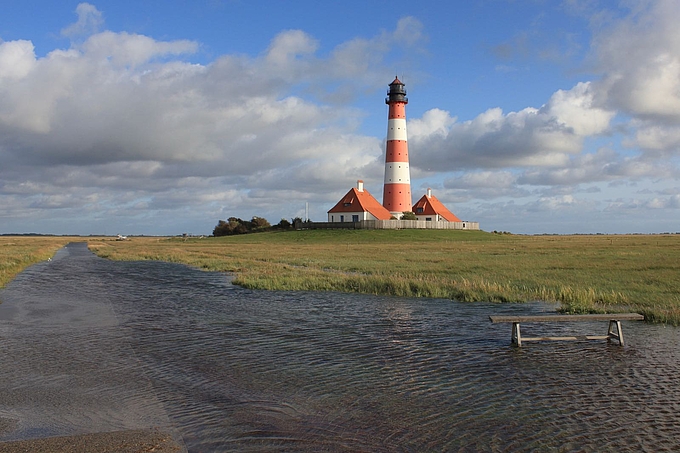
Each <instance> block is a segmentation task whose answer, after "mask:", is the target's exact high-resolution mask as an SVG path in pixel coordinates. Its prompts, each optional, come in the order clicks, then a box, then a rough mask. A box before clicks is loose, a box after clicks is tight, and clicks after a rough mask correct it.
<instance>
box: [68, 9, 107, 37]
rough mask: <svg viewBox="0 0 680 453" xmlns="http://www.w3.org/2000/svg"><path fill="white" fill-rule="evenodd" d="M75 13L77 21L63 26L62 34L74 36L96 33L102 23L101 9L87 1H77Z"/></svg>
mask: <svg viewBox="0 0 680 453" xmlns="http://www.w3.org/2000/svg"><path fill="white" fill-rule="evenodd" d="M76 14H77V15H78V21H77V22H75V23H73V24H71V25H69V26H68V27H66V28H64V29H63V30H62V31H61V34H62V35H64V36H70V37H75V36H78V35H88V34H91V33H96V32H97V31H99V28H100V27H101V26H102V25H103V24H104V18H103V16H102V13H101V11H99V10H98V9H97V8H96V7H95V6H94V5H91V4H89V3H79V4H78V6H77V7H76Z"/></svg>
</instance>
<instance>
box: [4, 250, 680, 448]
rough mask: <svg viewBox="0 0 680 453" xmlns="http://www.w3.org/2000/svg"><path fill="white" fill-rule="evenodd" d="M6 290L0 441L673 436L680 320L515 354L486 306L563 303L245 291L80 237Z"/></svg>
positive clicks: (678, 420)
mask: <svg viewBox="0 0 680 453" xmlns="http://www.w3.org/2000/svg"><path fill="white" fill-rule="evenodd" d="M0 299H1V300H2V301H3V304H2V305H0V342H1V343H0V344H1V346H0V363H1V369H0V441H7V440H16V439H29V438H36V437H47V436H54V435H71V434H84V433H90V432H100V431H115V430H122V429H138V428H149V427H159V428H161V429H164V430H167V431H170V432H172V433H173V434H174V435H175V436H176V438H177V439H178V440H181V441H183V442H184V444H185V445H186V447H187V449H188V451H190V452H210V451H258V452H259V451H309V452H316V451H365V452H392V451H413V452H423V451H513V452H514V451H579V452H580V451H592V452H600V451H650V452H658V451H679V450H680V415H679V413H680V353H679V352H678V346H679V345H680V330H678V329H676V328H671V327H664V326H661V325H648V324H644V323H640V322H637V323H635V322H627V323H624V333H625V335H626V341H627V344H626V347H625V348H621V347H619V346H616V345H614V344H607V343H606V342H585V343H584V342H551V343H538V344H536V343H534V344H529V345H527V346H526V347H523V348H521V349H517V348H514V347H511V346H510V345H509V339H510V326H509V325H492V324H491V323H490V322H489V321H488V315H489V314H491V313H499V314H502V313H505V314H512V313H540V312H549V311H554V307H553V306H550V305H547V304H538V303H536V304H525V305H492V304H460V303H455V302H452V301H448V300H437V299H402V298H388V297H373V296H361V295H348V294H335V293H307V292H266V291H251V290H246V289H242V288H239V287H235V286H232V285H231V284H230V282H229V279H228V277H226V276H224V275H222V274H216V273H205V272H200V271H197V270H193V269H190V268H187V267H184V266H180V265H174V264H168V263H158V262H133V263H125V262H111V261H106V260H103V259H99V258H97V257H95V256H94V255H93V254H91V253H90V252H89V251H88V250H87V248H86V246H85V244H71V245H69V246H68V247H66V248H64V249H62V250H61V251H59V252H58V253H57V255H56V256H55V257H54V259H53V260H52V261H50V262H45V263H41V264H38V265H35V266H32V267H31V268H29V269H28V270H26V271H25V272H24V273H22V274H21V275H20V276H19V277H18V278H17V279H16V280H14V281H13V282H12V283H11V284H10V285H9V286H8V287H7V288H6V289H5V290H3V291H2V292H0ZM606 327H607V326H606V323H597V322H596V323H583V324H581V323H579V324H578V325H574V324H571V325H564V326H562V325H536V326H531V327H529V326H527V327H524V328H523V331H524V333H525V334H533V333H537V334H541V333H554V334H560V333H566V332H567V331H568V332H573V331H574V330H582V331H583V332H582V333H584V334H585V333H591V334H592V333H596V334H599V333H600V332H601V333H604V331H606ZM562 329H564V332H562Z"/></svg>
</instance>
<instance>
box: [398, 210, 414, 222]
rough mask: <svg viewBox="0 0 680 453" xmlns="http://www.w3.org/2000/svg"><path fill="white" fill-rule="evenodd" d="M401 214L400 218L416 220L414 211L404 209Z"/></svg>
mask: <svg viewBox="0 0 680 453" xmlns="http://www.w3.org/2000/svg"><path fill="white" fill-rule="evenodd" d="M402 214H403V216H402V217H401V220H418V217H416V215H415V213H413V212H411V211H404V212H402Z"/></svg>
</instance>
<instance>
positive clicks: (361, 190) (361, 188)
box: [357, 179, 364, 192]
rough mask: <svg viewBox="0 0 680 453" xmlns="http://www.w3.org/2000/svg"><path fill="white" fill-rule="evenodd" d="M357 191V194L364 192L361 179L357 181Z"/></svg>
mask: <svg viewBox="0 0 680 453" xmlns="http://www.w3.org/2000/svg"><path fill="white" fill-rule="evenodd" d="M357 190H358V191H359V192H363V191H364V182H363V181H362V180H361V179H360V180H358V181H357Z"/></svg>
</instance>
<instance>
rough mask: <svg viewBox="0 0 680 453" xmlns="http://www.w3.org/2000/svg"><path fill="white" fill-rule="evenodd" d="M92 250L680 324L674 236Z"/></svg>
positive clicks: (265, 285)
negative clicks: (621, 313) (638, 315)
mask: <svg viewBox="0 0 680 453" xmlns="http://www.w3.org/2000/svg"><path fill="white" fill-rule="evenodd" d="M90 248H91V249H92V250H94V251H95V252H96V253H97V254H98V255H99V256H102V257H106V258H110V259H123V260H148V259H152V260H163V261H170V262H176V263H184V264H188V265H190V266H194V267H197V268H200V269H205V270H211V271H222V272H233V273H235V274H236V277H235V280H234V282H235V283H236V284H239V285H241V286H244V287H247V288H254V289H268V290H311V291H344V292H358V293H366V294H384V295H394V296H406V297H437V298H449V299H456V300H460V301H469V302H474V301H491V302H524V301H532V300H542V301H548V302H559V303H560V307H561V310H562V311H564V312H568V313H605V312H611V311H637V312H640V313H643V314H645V316H646V317H647V319H649V320H651V321H655V322H663V323H671V324H675V325H677V324H680V297H679V289H680V235H653V236H648V235H626V236H618V235H617V236H605V235H594V236H586V235H583V236H582V235H576V236H516V235H505V234H504V235H499V234H492V233H485V232H481V231H437V230H398V231H385V230H332V231H324V230H314V231H296V232H285V233H281V232H277V233H257V234H250V235H242V236H229V237H221V238H203V239H189V240H183V239H179V238H173V239H168V238H133V240H131V241H127V242H125V241H124V242H113V241H90Z"/></svg>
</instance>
